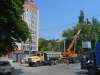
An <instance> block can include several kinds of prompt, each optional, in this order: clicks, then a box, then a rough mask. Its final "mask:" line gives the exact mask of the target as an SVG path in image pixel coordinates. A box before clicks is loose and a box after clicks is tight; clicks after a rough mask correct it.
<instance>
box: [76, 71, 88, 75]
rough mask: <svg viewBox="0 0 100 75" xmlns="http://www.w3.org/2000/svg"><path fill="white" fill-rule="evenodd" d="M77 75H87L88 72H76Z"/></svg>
mask: <svg viewBox="0 0 100 75" xmlns="http://www.w3.org/2000/svg"><path fill="white" fill-rule="evenodd" d="M76 74H77V75H88V72H87V71H79V72H76Z"/></svg>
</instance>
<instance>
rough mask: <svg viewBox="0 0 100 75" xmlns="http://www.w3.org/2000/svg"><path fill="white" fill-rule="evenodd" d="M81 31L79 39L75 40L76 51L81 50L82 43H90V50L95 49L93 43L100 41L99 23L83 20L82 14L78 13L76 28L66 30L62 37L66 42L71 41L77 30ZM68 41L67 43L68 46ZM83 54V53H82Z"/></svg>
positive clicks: (94, 19) (81, 12) (95, 20)
mask: <svg viewBox="0 0 100 75" xmlns="http://www.w3.org/2000/svg"><path fill="white" fill-rule="evenodd" d="M80 28H81V29H82V31H81V33H80V35H79V38H78V39H77V45H76V50H81V51H82V50H83V49H82V41H91V43H92V49H93V50H94V49H95V42H96V41H99V40H100V36H99V35H100V33H99V32H100V22H99V21H98V20H97V19H96V18H92V21H89V19H86V20H85V19H84V12H83V11H80V16H79V21H78V23H77V25H76V26H74V27H73V28H72V29H67V30H65V31H64V32H63V37H66V38H67V39H68V40H72V39H73V36H74V35H75V34H76V33H77V31H78V30H79V29H80ZM69 43H70V41H69V42H68V43H67V44H68V45H69ZM82 52H83V51H82Z"/></svg>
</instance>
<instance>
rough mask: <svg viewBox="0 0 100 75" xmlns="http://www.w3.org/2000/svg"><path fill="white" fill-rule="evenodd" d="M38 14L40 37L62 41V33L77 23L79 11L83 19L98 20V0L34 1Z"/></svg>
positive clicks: (99, 9)
mask: <svg viewBox="0 0 100 75" xmlns="http://www.w3.org/2000/svg"><path fill="white" fill-rule="evenodd" d="M34 2H35V4H36V6H37V8H38V9H39V12H40V24H39V25H40V30H39V31H40V32H39V34H40V37H42V38H45V39H62V33H63V31H64V30H66V29H68V28H72V27H73V26H75V25H76V24H77V22H78V16H79V14H80V10H83V11H84V14H85V17H86V18H89V19H91V18H92V17H96V18H97V19H100V0H34Z"/></svg>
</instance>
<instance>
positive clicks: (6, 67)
mask: <svg viewBox="0 0 100 75" xmlns="http://www.w3.org/2000/svg"><path fill="white" fill-rule="evenodd" d="M13 71H14V67H12V66H11V63H10V62H9V61H0V75H1V74H6V75H11V74H12V72H13Z"/></svg>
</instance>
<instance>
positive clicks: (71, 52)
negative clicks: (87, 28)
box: [64, 29, 82, 62]
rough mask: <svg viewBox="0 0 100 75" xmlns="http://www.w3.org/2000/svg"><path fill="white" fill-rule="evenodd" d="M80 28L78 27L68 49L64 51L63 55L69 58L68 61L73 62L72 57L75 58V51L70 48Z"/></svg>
mask: <svg viewBox="0 0 100 75" xmlns="http://www.w3.org/2000/svg"><path fill="white" fill-rule="evenodd" d="M81 31H82V29H79V30H78V32H77V33H76V34H75V35H74V37H73V40H72V41H71V43H70V45H69V47H68V49H67V50H66V51H65V52H64V56H65V57H66V58H67V59H68V60H69V62H74V59H75V58H77V53H75V50H72V49H73V48H74V45H75V43H76V41H77V39H78V38H79V35H80V32H81Z"/></svg>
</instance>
